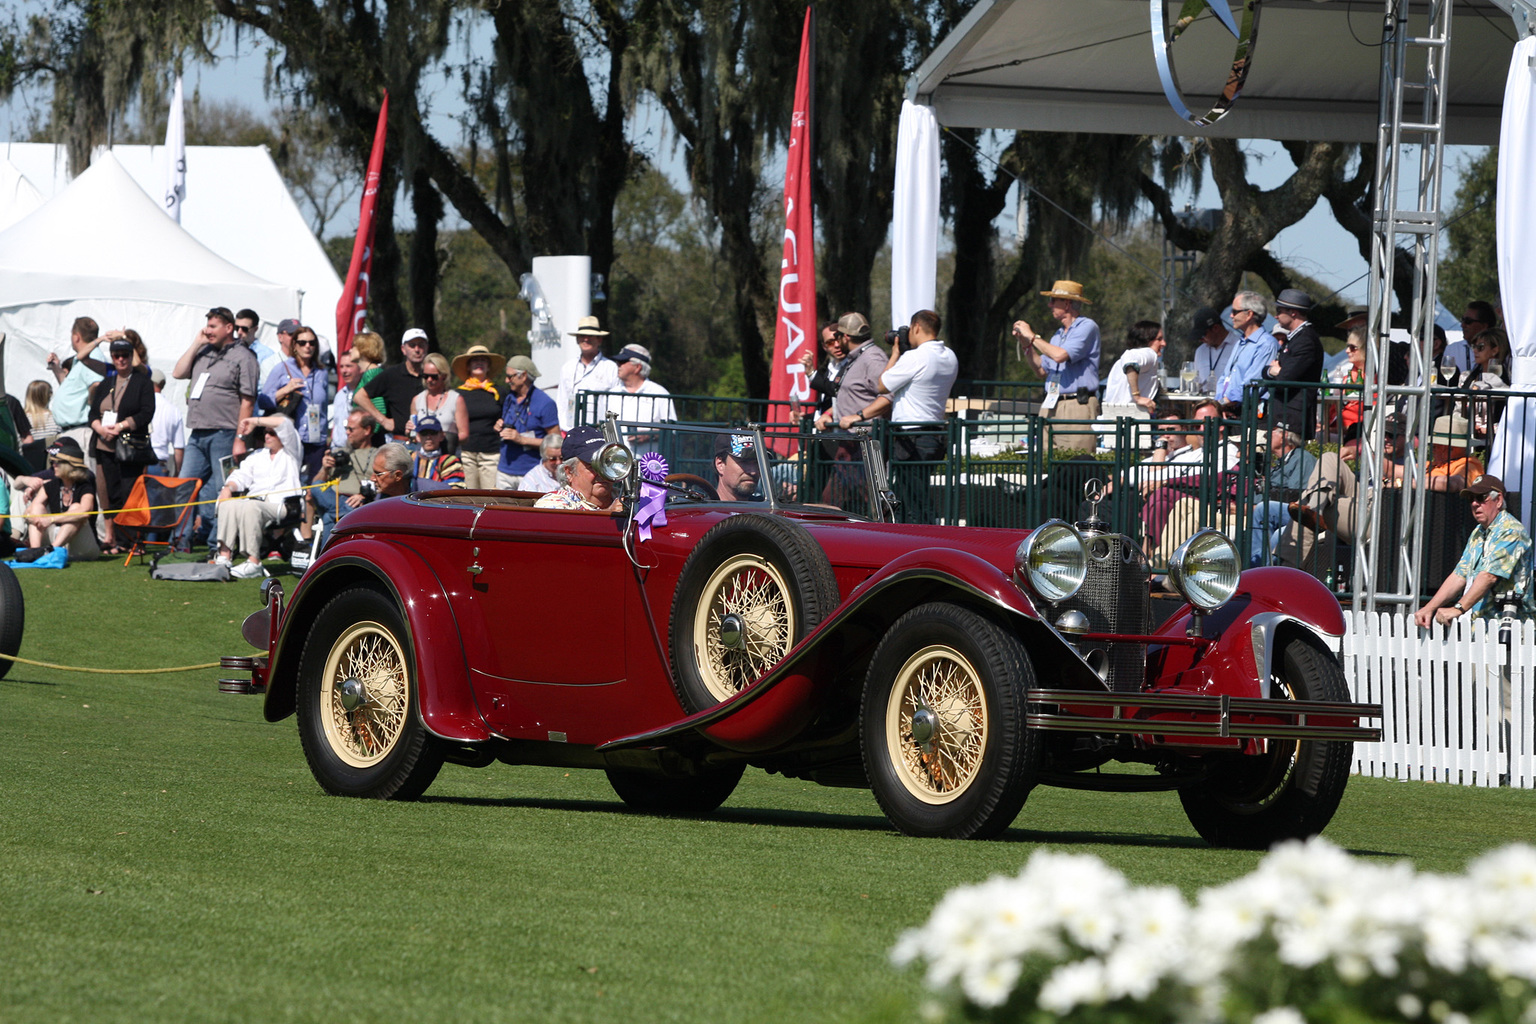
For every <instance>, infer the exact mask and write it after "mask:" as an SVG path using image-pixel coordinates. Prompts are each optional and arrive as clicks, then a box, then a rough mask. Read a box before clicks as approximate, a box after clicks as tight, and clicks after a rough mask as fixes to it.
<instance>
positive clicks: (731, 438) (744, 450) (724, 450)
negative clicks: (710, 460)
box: [715, 434, 757, 462]
mask: <svg viewBox="0 0 1536 1024" xmlns="http://www.w3.org/2000/svg"><path fill="white" fill-rule="evenodd" d="M727 455H733V456H735V457H736V461H738V462H740V461H742V460H743V459H750V460H754V461H755V460H756V459H757V438H755V437H753V436H752V435H751V434H719V435H717V436H716V437H715V458H717V459H723V458H725V456H727Z"/></svg>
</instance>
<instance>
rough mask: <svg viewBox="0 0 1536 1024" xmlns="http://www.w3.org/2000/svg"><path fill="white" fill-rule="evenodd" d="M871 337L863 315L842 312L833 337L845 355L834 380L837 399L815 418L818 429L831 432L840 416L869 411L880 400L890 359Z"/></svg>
mask: <svg viewBox="0 0 1536 1024" xmlns="http://www.w3.org/2000/svg"><path fill="white" fill-rule="evenodd" d="M910 330H911V328H908V331H909V332H910ZM872 337H873V332H872V331H871V330H870V326H869V321H868V320H866V319H865V318H864V314H863V313H844V314H843V315H842V316H841V317H839V318H838V321H837V332H836V338H837V339H838V340H841V341H842V343H843V346H844V348H845V349H846V354H845V355H844V356H843V362H842V369H841V370H840V371H839V374H838V377H837V397H836V398H835V399H833V401H832V411H831V412H830V413H822V414H821V415H820V416H818V417H817V419H816V428H817V429H818V430H831V429H833V428H835V427H837V426H839V425H841V423H842V420H843V417H845V416H852V415H853V414H854V413H857V412H861V411H862V410H864V409H867V408H869V406H870V405H871V404H872V403H873V402H874V401H875V399H876V398H878V397H880V375H881V374H883V373H885V368H886V365H887V364H888V363H889V359H888V358H887V355H886V352H885V350H884V349H882V348H881V347H880V346H879V345H877V344H875V343H874V341H873V340H871V339H872Z"/></svg>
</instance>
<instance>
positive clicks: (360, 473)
mask: <svg viewBox="0 0 1536 1024" xmlns="http://www.w3.org/2000/svg"><path fill="white" fill-rule="evenodd" d="M372 440H373V420H372V419H371V418H370V417H368V416H367V415H365V414H364V413H362V412H360V411H358V410H353V411H352V412H351V413H350V414H348V416H347V446H346V447H345V448H332V449H331V450H330V451H328V452H326V453H325V455H324V456H323V457H322V458H321V459H320V474H321V476H322V477H323V478H324V479H325V480H327V481H330V480H335V481H338V482H337V484H336V486H335V487H316V488H314V489H313V490H310V491H307V492H306V493H307V494H308V495H309V504H310V506H311V507H312V508H313V510H314V512H315V513H316V515H317V516H318V518H319V520H320V543H321V546H322V547H323V546H324V544H325V541H326V538H327V537H329V536H330V532H331V527H333V526H335V525H336V520H337V519H339V518H340V517H341V516H344V515H346V514H347V512H348V511H349V510H351V509H354V508H357V507H358V506H360V505H363V504H364V503H366V502H368V501H370V500H372V498H373V493H372V492H373V485H372V480H371V477H372V474H373V454H374V450H375V449H374V447H373V443H372Z"/></svg>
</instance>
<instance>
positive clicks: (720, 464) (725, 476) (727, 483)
mask: <svg viewBox="0 0 1536 1024" xmlns="http://www.w3.org/2000/svg"><path fill="white" fill-rule="evenodd" d="M715 473H716V474H717V475H718V476H719V478H720V482H719V483H717V484H716V485H715V494H716V496H717V497H718V498H719V499H720V500H721V501H755V500H757V477H758V468H757V441H756V439H755V438H754V437H753V436H752V435H751V434H721V435H719V436H718V437H717V438H715Z"/></svg>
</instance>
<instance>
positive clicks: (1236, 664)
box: [1147, 566, 1344, 697]
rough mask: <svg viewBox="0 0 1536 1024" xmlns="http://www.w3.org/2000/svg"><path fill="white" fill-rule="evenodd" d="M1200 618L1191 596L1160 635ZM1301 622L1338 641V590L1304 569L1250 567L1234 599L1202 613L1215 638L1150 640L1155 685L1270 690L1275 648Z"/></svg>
mask: <svg viewBox="0 0 1536 1024" xmlns="http://www.w3.org/2000/svg"><path fill="white" fill-rule="evenodd" d="M1193 618H1194V615H1193V610H1192V609H1191V608H1190V606H1189V605H1187V604H1186V605H1184V606H1183V607H1182V608H1180V609H1179V611H1177V612H1175V613H1174V614H1173V615H1172V616H1170V617H1169V618H1168V619H1167V621H1165V622H1164V623H1163V624H1162V625H1161V626H1159V627H1158V629H1157V635H1159V636H1167V637H1175V636H1176V637H1183V636H1185V635H1186V634H1187V633H1188V631H1189V627H1190V623H1191V621H1192V620H1193ZM1296 628H1301V629H1305V630H1307V631H1309V632H1311V633H1312V634H1313V635H1315V636H1317V637H1318V639H1319V640H1321V641H1322V642H1323V644H1324V645H1325V646H1329V647H1333V646H1334V645H1333V644H1330V643H1329V641H1337V640H1338V639H1339V638H1340V637H1342V636H1343V635H1344V611H1343V609H1341V608H1340V607H1339V601H1338V598H1336V597H1334V595H1333V592H1332V591H1331V590H1329V589H1328V588H1327V587H1325V586H1324V585H1323V584H1322V583H1320V582H1318V580H1317V579H1316V578H1315V577H1313V576H1311V575H1309V574H1307V573H1304V572H1302V571H1301V570H1299V569H1289V568H1285V567H1283V566H1272V567H1269V568H1263V569H1250V570H1248V571H1247V572H1244V573H1243V575H1242V579H1241V580H1240V582H1239V584H1238V589H1237V593H1236V594H1234V595H1233V597H1232V600H1230V601H1228V602H1227V603H1226V604H1224V605H1222V606H1221V607H1220V608H1218V609H1216V611H1214V612H1212V613H1211V614H1209V615H1206V616H1204V617H1203V620H1202V622H1201V623H1200V631H1201V633H1202V634H1203V635H1205V636H1206V637H1209V638H1210V642H1209V643H1208V644H1205V645H1202V646H1189V645H1187V644H1181V645H1171V644H1170V645H1167V646H1160V645H1155V644H1154V645H1150V646H1149V648H1148V651H1147V663H1148V664H1147V678H1148V680H1149V681H1150V682H1151V684H1152V686H1153V688H1154V689H1167V688H1177V689H1180V690H1187V691H1190V692H1196V693H1225V694H1228V695H1229V696H1234V697H1268V696H1270V692H1269V683H1270V669H1271V666H1272V664H1273V661H1274V653H1275V651H1276V650H1277V649H1278V647H1279V644H1280V641H1281V639H1282V638H1283V637H1284V636H1285V634H1286V632H1287V630H1288V629H1296Z"/></svg>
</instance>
